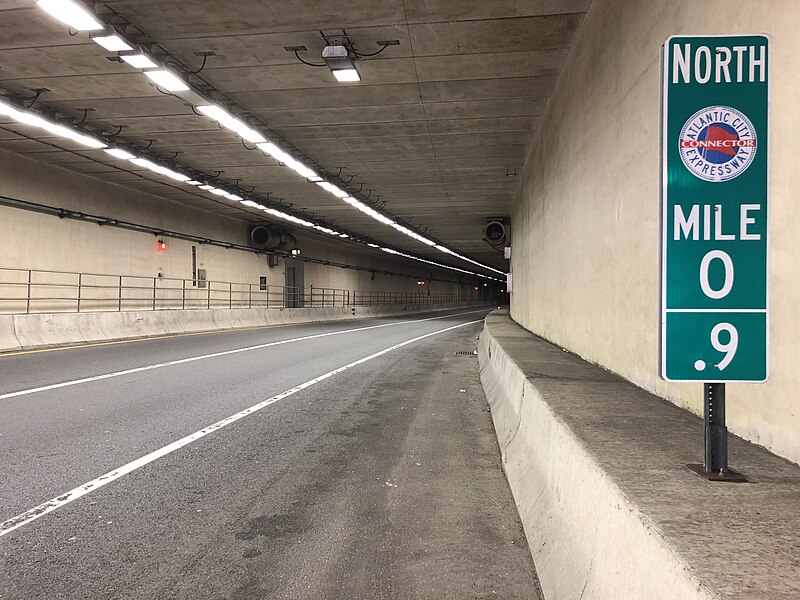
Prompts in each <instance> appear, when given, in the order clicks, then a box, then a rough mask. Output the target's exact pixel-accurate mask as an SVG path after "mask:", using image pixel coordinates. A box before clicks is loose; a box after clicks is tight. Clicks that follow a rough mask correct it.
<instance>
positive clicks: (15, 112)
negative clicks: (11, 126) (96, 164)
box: [0, 100, 108, 150]
mask: <svg viewBox="0 0 800 600" xmlns="http://www.w3.org/2000/svg"><path fill="white" fill-rule="evenodd" d="M0 115H4V116H6V117H11V118H12V119H14V120H15V121H17V122H19V123H22V124H24V125H30V126H31V127H37V128H39V129H42V130H44V131H46V132H48V133H51V134H53V135H55V136H58V137H62V138H66V139H69V140H72V141H73V142H77V143H79V144H81V145H82V146H86V147H88V148H93V149H96V150H99V149H100V148H105V147H106V146H108V144H106V143H105V142H101V141H100V140H97V139H95V138H93V137H91V136H88V135H85V134H83V133H80V132H79V131H76V130H74V129H71V128H69V127H66V126H64V125H59V124H58V123H53V122H51V121H48V120H47V119H44V118H42V117H40V116H39V115H36V114H34V113H32V112H27V111H25V110H20V109H18V108H16V107H15V106H13V105H11V104H9V103H7V102H4V101H2V100H0Z"/></svg>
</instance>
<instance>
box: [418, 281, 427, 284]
mask: <svg viewBox="0 0 800 600" xmlns="http://www.w3.org/2000/svg"><path fill="white" fill-rule="evenodd" d="M417 285H425V282H424V281H418V282H417Z"/></svg>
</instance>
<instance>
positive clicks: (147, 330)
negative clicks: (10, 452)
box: [0, 304, 478, 352]
mask: <svg viewBox="0 0 800 600" xmlns="http://www.w3.org/2000/svg"><path fill="white" fill-rule="evenodd" d="M459 308H478V307H477V306H476V305H475V304H455V305H447V306H444V305H438V304H435V305H419V304H417V305H402V306H401V305H398V306H384V307H360V306H358V307H343V308H269V309H267V308H252V309H248V308H243V309H236V308H234V309H211V310H156V311H129V312H90V313H48V314H33V315H0V352H8V351H14V350H26V349H31V348H39V347H43V346H60V345H66V344H80V343H90V342H102V341H109V340H118V339H130V338H140V337H152V336H159V335H170V334H177V333H196V332H200V331H215V330H226V329H240V328H244V327H263V326H274V325H291V324H301V323H319V322H324V321H347V320H353V319H364V318H369V317H380V316H387V317H388V316H397V315H403V314H416V313H425V312H435V311H441V310H449V309H459Z"/></svg>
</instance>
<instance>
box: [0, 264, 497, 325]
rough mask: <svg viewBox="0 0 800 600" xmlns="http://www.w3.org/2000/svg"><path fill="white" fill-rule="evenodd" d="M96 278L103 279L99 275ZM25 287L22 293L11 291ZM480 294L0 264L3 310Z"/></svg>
mask: <svg viewBox="0 0 800 600" xmlns="http://www.w3.org/2000/svg"><path fill="white" fill-rule="evenodd" d="M14 277H16V280H14V279H13V278H14ZM93 278H102V279H100V280H99V281H96V280H93ZM6 279H8V280H6ZM41 279H49V280H48V281H40V280H41ZM23 288H24V295H23V294H19V295H17V294H15V293H13V292H14V291H15V290H20V289H23ZM67 290H69V291H67ZM426 291H427V290H426ZM9 292H12V293H9ZM480 300H481V299H480V298H476V297H472V298H465V297H462V296H461V295H460V294H423V293H416V294H414V293H408V292H378V291H363V290H354V291H352V292H351V291H350V290H345V289H339V288H327V287H317V286H309V287H298V286H289V287H287V286H277V285H271V284H266V285H263V286H262V284H260V283H241V282H238V283H237V282H230V281H217V280H199V279H180V278H175V277H148V276H144V275H108V274H102V273H80V272H73V271H52V270H46V269H22V268H15V267H0V313H5V314H31V313H53V312H107V311H114V312H123V311H131V310H188V309H203V308H204V309H210V308H228V309H233V308H292V307H296V308H299V307H307V308H336V307H347V306H385V305H389V304H446V303H453V302H468V301H476V302H477V301H480Z"/></svg>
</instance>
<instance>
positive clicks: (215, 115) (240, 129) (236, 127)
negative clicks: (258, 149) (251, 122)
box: [145, 71, 267, 144]
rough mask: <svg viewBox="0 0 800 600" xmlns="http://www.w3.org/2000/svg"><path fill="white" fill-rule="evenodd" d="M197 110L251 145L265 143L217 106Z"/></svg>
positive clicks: (256, 133) (246, 126)
mask: <svg viewBox="0 0 800 600" xmlns="http://www.w3.org/2000/svg"><path fill="white" fill-rule="evenodd" d="M145 75H147V71H145ZM197 110H199V111H200V112H201V113H203V114H204V115H206V116H207V117H210V118H212V119H214V120H215V121H216V122H217V123H219V124H220V125H222V126H223V127H225V128H226V129H230V130H231V131H233V132H234V133H237V134H238V135H239V137H241V138H242V139H244V140H246V141H248V142H250V143H251V144H261V143H264V142H266V141H267V139H266V138H265V137H264V136H263V135H261V134H260V133H259V132H258V131H256V130H255V129H253V128H252V127H250V126H248V125H247V124H245V123H244V122H242V121H241V120H239V119H237V118H236V117H234V116H233V115H231V114H230V113H228V112H227V111H226V110H224V109H222V108H220V107H219V106H215V105H213V104H208V105H201V106H198V107H197Z"/></svg>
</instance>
